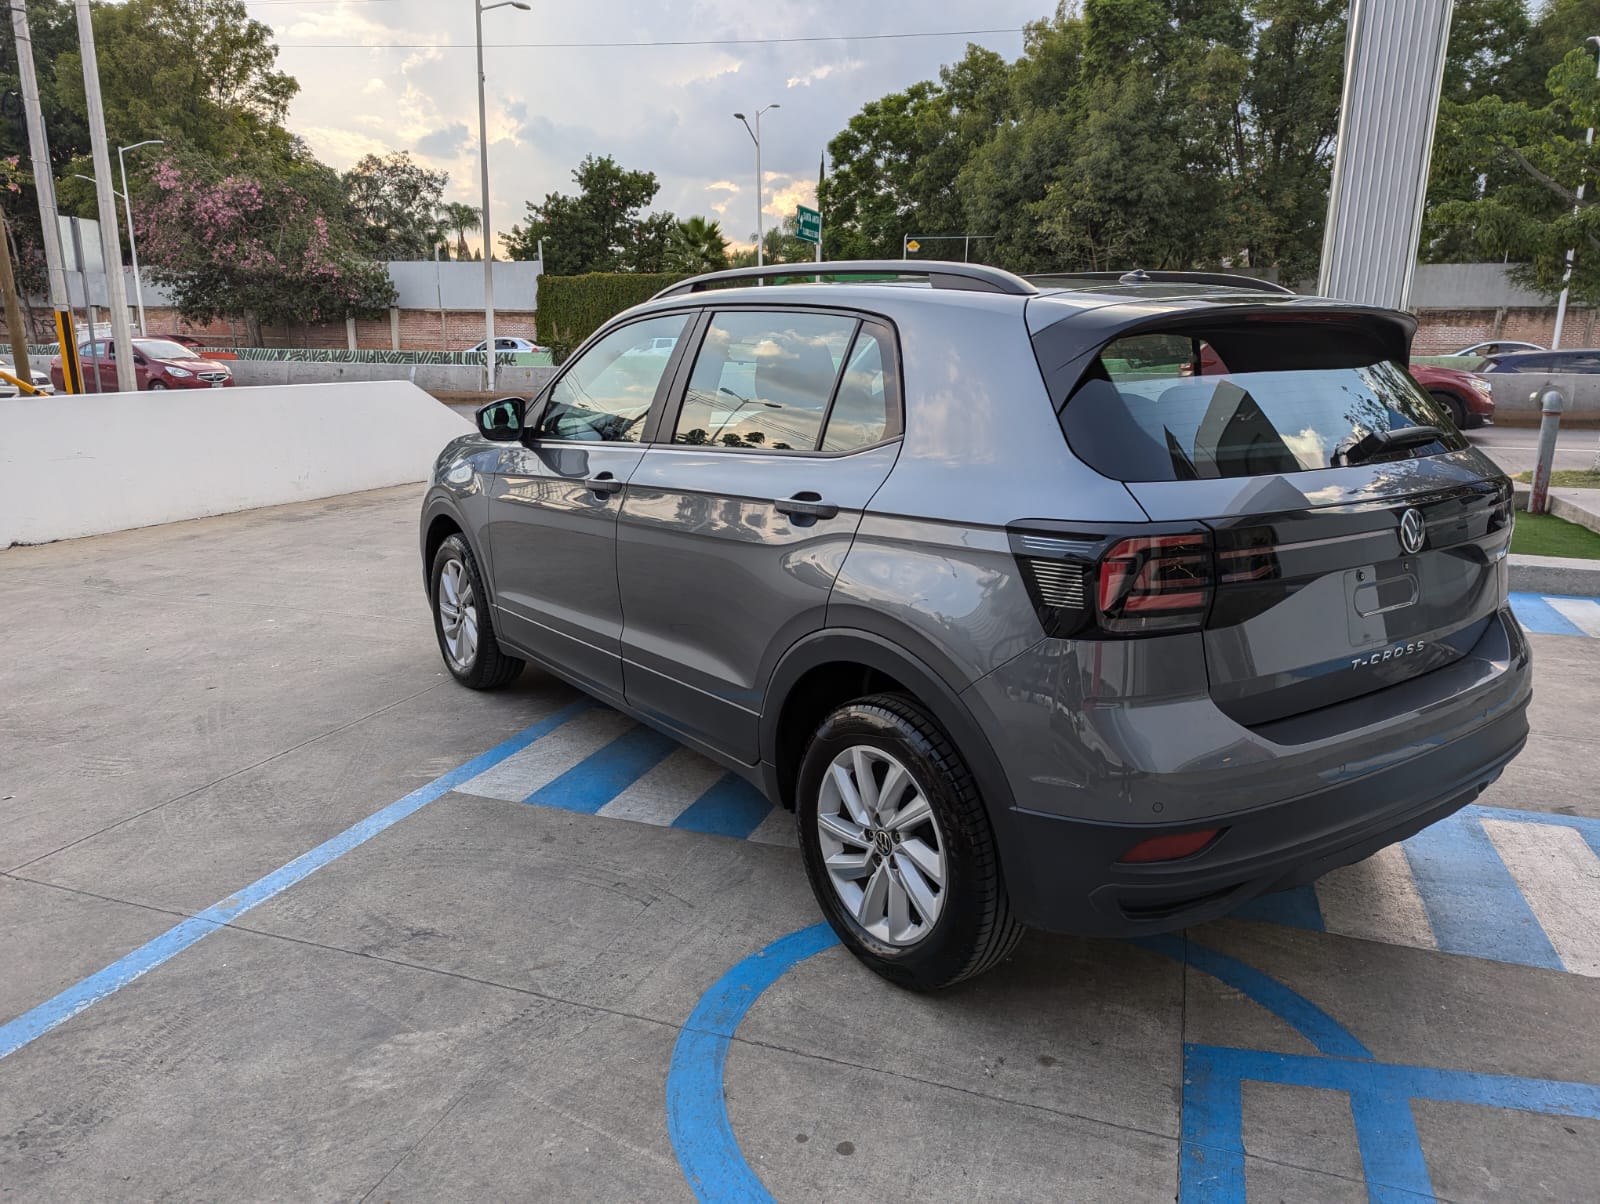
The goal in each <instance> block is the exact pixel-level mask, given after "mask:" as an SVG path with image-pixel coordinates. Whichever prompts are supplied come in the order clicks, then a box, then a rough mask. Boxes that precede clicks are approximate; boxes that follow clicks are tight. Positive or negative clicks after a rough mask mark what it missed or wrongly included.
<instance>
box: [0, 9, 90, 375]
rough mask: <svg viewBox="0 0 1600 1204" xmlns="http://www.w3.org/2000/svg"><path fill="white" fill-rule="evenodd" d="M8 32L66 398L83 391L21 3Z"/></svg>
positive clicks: (47, 151)
mask: <svg viewBox="0 0 1600 1204" xmlns="http://www.w3.org/2000/svg"><path fill="white" fill-rule="evenodd" d="M11 29H12V32H13V33H14V34H15V35H16V39H17V75H18V78H19V79H20V80H21V83H22V111H23V115H24V116H25V117H26V119H27V125H28V153H29V157H30V158H31V159H32V161H33V185H34V188H35V190H36V191H37V192H38V194H39V225H40V234H41V235H42V236H43V238H44V262H45V274H46V276H47V277H48V279H49V293H50V308H51V309H52V310H54V311H55V327H56V341H57V342H58V343H59V344H60V345H61V367H62V374H63V375H64V376H65V377H66V386H67V392H69V393H79V392H82V391H83V371H82V368H81V367H80V366H79V364H78V333H77V331H76V330H75V329H74V328H73V322H72V302H71V301H70V300H68V298H67V269H66V263H65V260H64V257H63V256H62V253H61V226H60V224H59V223H58V222H57V221H56V182H55V181H56V178H55V172H54V169H52V167H51V166H50V140H49V139H48V138H47V137H46V136H45V130H44V113H43V110H41V109H40V107H39V76H38V73H37V72H36V71H35V70H34V66H33V32H32V30H31V29H30V28H29V25H28V4H27V0H11Z"/></svg>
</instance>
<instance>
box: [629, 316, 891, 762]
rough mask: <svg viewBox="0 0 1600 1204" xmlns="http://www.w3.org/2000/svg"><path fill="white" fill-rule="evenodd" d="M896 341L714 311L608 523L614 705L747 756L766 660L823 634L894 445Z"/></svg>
mask: <svg viewBox="0 0 1600 1204" xmlns="http://www.w3.org/2000/svg"><path fill="white" fill-rule="evenodd" d="M896 364H897V360H896V355H895V346H894V337H893V334H892V332H891V331H890V328H889V327H888V326H887V325H885V324H883V323H882V322H879V321H877V320H875V319H870V318H862V317H859V316H857V315H855V314H850V313H841V312H831V311H830V312H819V311H814V310H813V311H801V310H782V309H777V308H773V309H761V310H753V309H728V310H723V311H718V312H714V313H712V314H711V315H710V321H709V322H708V323H707V326H706V332H705V336H704V339H703V341H702V343H701V346H700V348H699V351H698V354H697V356H696V358H695V360H694V363H693V365H692V368H689V367H688V366H686V367H685V373H686V375H687V383H686V388H685V391H684V396H683V399H682V402H681V405H680V406H679V407H678V409H677V412H676V413H669V414H668V416H667V418H666V419H665V420H664V421H663V423H662V427H661V431H660V434H659V442H658V443H657V444H656V445H655V446H652V447H651V448H650V449H649V450H648V451H647V452H646V453H645V455H644V458H643V461H642V462H641V463H640V465H639V467H638V469H637V471H635V472H634V474H633V476H632V478H631V479H630V481H629V485H628V491H627V500H626V501H625V503H624V504H623V508H622V517H621V520H620V525H619V528H618V543H617V548H618V554H617V572H618V578H619V582H620V586H621V591H622V611H623V614H624V616H625V625H624V627H623V633H622V656H623V675H624V679H625V682H626V691H627V700H628V702H629V703H630V704H631V705H633V706H635V707H638V708H640V709H642V710H645V711H648V712H649V713H651V714H652V715H653V716H654V717H656V718H658V719H659V720H660V721H662V722H663V723H666V724H668V725H670V726H671V727H673V728H675V729H676V730H678V731H679V732H681V733H682V734H684V735H685V736H688V737H690V738H692V739H696V740H699V741H701V742H703V743H706V744H709V745H711V746H712V747H714V748H716V749H719V750H721V751H723V752H725V753H727V754H729V755H731V756H733V757H736V758H737V759H739V760H741V761H744V762H747V763H753V762H755V761H756V760H757V759H758V756H759V752H758V744H757V719H758V715H759V712H760V707H761V693H762V689H763V687H764V685H765V682H766V680H767V677H768V676H769V675H770V673H771V671H772V669H773V667H774V665H775V663H776V659H777V657H778V656H779V655H781V654H782V652H783V651H784V650H786V649H787V648H788V647H789V646H790V645H791V644H793V643H794V641H795V640H797V639H799V638H800V637H801V636H803V635H805V634H806V633H807V632H810V631H814V630H817V629H818V628H820V627H822V626H823V624H824V621H825V619H826V616H827V603H828V595H829V593H830V591H831V590H832V588H833V582H834V578H835V577H836V576H837V575H838V572H839V566H840V565H841V564H842V563H843V560H844V556H845V553H846V552H847V551H848V550H849V548H850V543H851V540H852V539H853V538H854V537H855V532H856V528H857V526H858V525H859V524H860V521H861V513H862V510H863V508H864V507H865V506H866V505H867V503H868V502H869V501H870V500H871V498H872V495H873V494H874V493H876V492H877V490H878V487H879V486H880V485H882V484H883V481H884V479H885V478H886V477H887V476H888V475H889V470H890V468H892V467H893V465H894V461H895V457H896V456H897V455H898V453H899V446H900V445H899V434H900V429H901V417H900V416H901V406H900V390H899V376H898V371H897V368H896Z"/></svg>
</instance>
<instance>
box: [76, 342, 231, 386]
mask: <svg viewBox="0 0 1600 1204" xmlns="http://www.w3.org/2000/svg"><path fill="white" fill-rule="evenodd" d="M78 363H79V365H80V366H81V367H82V369H83V391H84V392H85V393H100V392H105V393H113V392H115V391H116V388H117V360H116V353H115V348H113V346H112V344H111V340H110V339H95V340H94V341H93V342H91V343H85V344H83V346H81V347H79V348H78ZM133 365H134V374H135V375H136V376H137V378H138V382H139V383H138V387H139V388H140V389H221V388H225V387H227V386H230V385H232V384H233V373H232V372H230V371H229V370H228V368H227V366H226V365H225V364H219V363H217V361H215V360H208V359H202V358H201V357H200V356H198V355H196V354H195V353H194V352H193V351H192V350H190V349H189V348H188V347H185V346H184V345H183V344H182V343H174V342H173V341H172V340H170V339H134V340H133ZM50 381H51V383H52V384H54V385H55V387H56V392H57V393H65V392H66V389H67V378H66V374H65V373H64V372H63V371H62V368H61V357H60V356H59V355H58V356H56V357H55V358H54V359H52V360H51V361H50Z"/></svg>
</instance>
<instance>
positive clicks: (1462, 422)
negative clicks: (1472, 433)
mask: <svg viewBox="0 0 1600 1204" xmlns="http://www.w3.org/2000/svg"><path fill="white" fill-rule="evenodd" d="M1433 399H1434V400H1435V401H1437V402H1438V403H1439V404H1440V405H1442V406H1443V407H1444V408H1445V409H1446V410H1448V411H1449V412H1450V420H1451V421H1452V422H1454V423H1455V424H1456V430H1458V431H1464V430H1466V429H1467V427H1468V426H1470V425H1471V419H1470V418H1469V417H1468V416H1467V407H1466V406H1465V405H1463V404H1462V403H1461V399H1460V398H1459V397H1457V396H1456V395H1455V394H1454V393H1445V392H1441V391H1439V390H1434V391H1433Z"/></svg>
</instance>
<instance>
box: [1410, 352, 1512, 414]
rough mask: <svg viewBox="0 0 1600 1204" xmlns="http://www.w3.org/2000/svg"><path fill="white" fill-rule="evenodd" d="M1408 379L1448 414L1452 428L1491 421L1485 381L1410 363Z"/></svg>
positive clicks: (1468, 374) (1491, 404)
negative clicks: (1419, 386)
mask: <svg viewBox="0 0 1600 1204" xmlns="http://www.w3.org/2000/svg"><path fill="white" fill-rule="evenodd" d="M1411 376H1412V379H1414V380H1415V381H1416V382H1417V383H1418V384H1419V385H1421V386H1422V387H1423V388H1424V389H1426V390H1427V391H1428V392H1429V393H1431V394H1432V395H1433V399H1434V400H1435V401H1437V402H1438V403H1439V404H1441V405H1442V406H1444V408H1445V409H1447V410H1449V411H1450V417H1452V418H1454V419H1455V422H1456V426H1457V427H1458V428H1460V429H1461V430H1464V431H1465V430H1470V429H1472V428H1473V427H1475V426H1482V425H1483V424H1484V423H1486V422H1489V421H1491V420H1492V419H1493V418H1494V391H1493V390H1492V389H1491V388H1490V387H1489V382H1488V381H1486V380H1484V379H1483V377H1481V376H1474V375H1473V374H1472V373H1471V372H1463V371H1461V369H1459V368H1433V367H1430V366H1428V365H1427V364H1412V365H1411Z"/></svg>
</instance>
